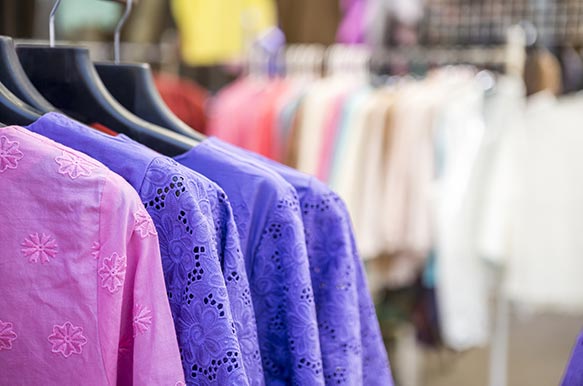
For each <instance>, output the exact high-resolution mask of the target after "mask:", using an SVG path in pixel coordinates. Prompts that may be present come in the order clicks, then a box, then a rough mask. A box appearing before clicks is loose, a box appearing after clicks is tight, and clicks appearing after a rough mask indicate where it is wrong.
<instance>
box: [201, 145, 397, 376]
mask: <svg viewBox="0 0 583 386" xmlns="http://www.w3.org/2000/svg"><path fill="white" fill-rule="evenodd" d="M211 140H213V141H214V144H215V145H216V146H219V147H221V148H223V149H225V151H228V152H229V153H236V154H237V155H238V156H240V157H242V158H244V159H246V160H249V162H254V163H255V164H257V165H258V166H261V167H264V168H268V169H271V170H273V171H275V172H277V173H278V174H280V175H281V176H282V177H283V178H284V179H285V180H286V181H287V182H289V183H290V184H291V185H292V186H293V187H294V189H296V191H297V192H298V197H299V201H300V206H301V208H302V219H303V222H304V229H305V234H306V243H307V251H308V257H309V259H310V273H311V276H312V284H313V288H314V300H315V302H316V312H317V315H318V327H319V333H320V346H321V349H322V360H323V365H324V378H325V380H326V383H327V384H338V383H343V384H347V385H385V386H388V385H391V384H392V377H391V372H390V368H389V361H388V358H387V352H386V349H385V346H384V342H383V339H382V336H381V333H380V327H379V323H378V319H377V316H376V312H375V308H374V304H373V302H372V299H371V296H370V292H369V290H368V285H367V283H366V277H365V274H364V269H363V266H362V262H361V260H360V256H359V254H358V251H357V249H356V244H355V242H354V237H353V233H354V232H353V231H352V226H351V224H350V216H349V215H348V212H347V210H346V207H345V206H344V202H343V201H342V200H341V199H340V198H339V197H338V196H337V195H336V194H335V193H334V192H332V191H331V190H330V189H329V188H328V187H327V186H326V185H324V184H323V183H321V182H320V181H318V180H317V179H315V178H314V177H311V176H309V175H307V174H303V173H300V172H298V171H296V170H294V169H292V168H290V167H287V166H284V165H282V164H279V163H277V162H273V161H271V160H269V159H267V158H264V157H261V156H260V155H258V154H254V153H251V152H248V151H245V150H243V149H240V148H237V147H235V146H232V145H230V144H227V143H225V142H222V141H220V140H217V139H211Z"/></svg>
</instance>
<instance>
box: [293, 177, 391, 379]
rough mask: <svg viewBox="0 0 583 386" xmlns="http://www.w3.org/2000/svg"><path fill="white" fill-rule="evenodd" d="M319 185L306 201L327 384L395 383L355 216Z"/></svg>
mask: <svg viewBox="0 0 583 386" xmlns="http://www.w3.org/2000/svg"><path fill="white" fill-rule="evenodd" d="M316 185H320V183H318V182H316V181H314V182H313V183H312V189H314V190H312V191H311V192H310V193H308V194H306V195H305V197H304V198H302V199H301V203H302V214H303V217H304V225H305V227H306V240H307V242H308V253H309V255H310V268H311V273H312V281H313V283H314V289H315V291H316V304H317V307H316V308H317V311H318V325H319V327H320V343H321V345H322V357H323V359H324V372H325V379H326V383H327V384H336V385H339V384H344V385H367V386H368V385H379V386H381V385H392V384H393V380H392V375H391V372H390V367H389V361H388V357H387V352H386V349H385V346H384V342H383V339H382V335H381V332H380V327H379V323H378V319H377V316H376V312H375V308H374V305H373V302H372V299H371V297H370V292H369V291H368V285H367V282H366V277H365V273H364V268H363V266H362V261H361V259H360V256H359V255H358V252H357V250H356V245H355V242H354V238H353V232H352V229H351V224H350V217H349V215H348V212H347V211H346V209H345V206H344V203H343V202H342V200H341V199H340V198H339V197H338V196H337V195H336V194H335V193H333V192H330V191H329V190H328V189H327V188H325V187H323V186H321V185H320V188H316ZM327 190H328V191H327ZM318 191H319V192H318Z"/></svg>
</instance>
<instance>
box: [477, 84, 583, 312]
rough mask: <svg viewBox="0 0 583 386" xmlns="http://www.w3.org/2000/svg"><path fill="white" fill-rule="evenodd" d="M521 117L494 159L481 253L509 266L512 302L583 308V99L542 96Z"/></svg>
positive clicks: (507, 281)
mask: <svg viewBox="0 0 583 386" xmlns="http://www.w3.org/2000/svg"><path fill="white" fill-rule="evenodd" d="M520 113H521V116H520V117H519V118H520V119H519V120H517V123H516V124H514V125H513V127H512V128H511V130H508V132H507V133H506V135H505V136H504V138H503V142H502V144H501V148H500V151H499V154H497V156H496V159H495V161H494V162H495V170H494V172H493V175H492V178H493V179H494V180H493V183H491V184H490V186H491V191H490V192H488V197H489V198H488V201H487V203H486V205H485V207H484V208H485V209H484V210H485V212H486V214H487V215H486V216H484V220H485V221H484V223H483V225H482V228H483V231H482V235H481V238H480V244H479V246H480V250H481V252H482V254H483V255H484V256H485V257H486V258H487V259H488V261H490V262H491V263H493V264H495V265H496V266H500V267H502V268H504V270H505V282H504V290H505V291H506V293H507V295H508V297H509V298H510V300H512V301H514V302H516V303H518V304H521V305H523V306H525V307H528V308H531V309H534V310H551V311H559V312H567V313H571V312H577V311H581V310H583V298H582V297H581V293H582V292H583V283H582V282H581V280H580V275H579V272H581V270H583V264H582V261H581V259H580V256H581V254H582V253H583V243H582V242H581V237H580V235H579V232H578V230H579V229H581V228H582V227H583V224H582V223H581V221H582V218H583V217H582V216H581V215H580V214H581V213H583V200H582V199H581V194H580V190H581V187H580V186H579V182H580V181H582V180H583V168H582V166H581V165H583V160H582V159H581V158H582V157H581V155H582V153H581V151H580V149H581V146H583V133H582V132H581V130H580V127H579V124H578V122H580V121H581V119H582V117H583V99H582V98H581V96H580V95H576V96H573V97H564V98H556V97H555V96H554V95H552V94H551V93H550V92H541V93H538V94H535V95H533V96H531V97H530V98H529V100H528V104H527V106H526V108H525V109H524V110H523V111H522V112H520ZM549 224H552V226H550V227H549ZM549 256H552V261H551V260H549Z"/></svg>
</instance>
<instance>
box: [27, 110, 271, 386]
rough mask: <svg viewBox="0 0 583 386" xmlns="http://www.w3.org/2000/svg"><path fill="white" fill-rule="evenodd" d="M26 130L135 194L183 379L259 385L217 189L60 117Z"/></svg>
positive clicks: (241, 278)
mask: <svg viewBox="0 0 583 386" xmlns="http://www.w3.org/2000/svg"><path fill="white" fill-rule="evenodd" d="M29 129H30V130H32V131H34V132H37V133H39V134H41V135H44V136H46V137H49V138H51V139H53V140H55V141H57V142H60V143H62V144H64V145H66V146H69V147H71V148H74V149H76V150H79V151H81V152H83V153H85V154H87V155H89V156H91V157H93V158H94V159H97V160H99V161H101V162H102V163H104V164H105V165H106V166H108V167H109V168H110V169H111V170H113V171H114V172H115V173H117V174H119V175H121V176H122V177H123V178H124V179H126V180H127V181H128V182H129V183H130V185H132V186H133V187H134V188H135V189H136V190H137V191H138V193H139V195H140V198H141V200H142V202H143V204H144V206H145V207H146V210H147V212H148V213H149V214H150V216H151V217H152V220H153V221H154V224H155V227H156V231H157V233H158V235H159V240H160V249H161V255H162V266H163V270H164V276H165V280H166V289H167V295H168V299H169V302H170V308H171V310H172V316H173V319H174V324H175V328H176V333H177V336H178V343H179V347H180V354H181V358H182V365H183V369H184V373H185V378H186V382H187V384H189V385H211V384H213V385H217V384H237V385H247V384H258V385H260V384H262V383H263V382H264V378H263V374H262V366H261V356H260V353H259V345H258V339H257V332H256V323H255V317H254V310H253V307H252V304H251V300H250V289H249V283H248V280H247V274H246V271H245V266H244V261H243V257H242V254H241V247H240V245H239V242H238V233H237V229H236V226H235V224H234V220H233V216H232V211H231V208H230V206H229V201H228V198H227V196H226V195H225V193H224V192H223V191H222V190H221V189H220V188H219V187H218V186H217V185H216V184H214V183H212V182H211V181H209V180H208V179H206V178H205V177H203V176H201V175H199V174H198V173H195V172H193V171H192V170H190V169H188V168H184V167H182V166H180V165H179V164H177V163H176V162H175V161H173V160H172V159H170V158H167V157H164V156H161V155H159V154H158V153H155V152H153V151H151V150H149V149H147V148H145V147H143V146H142V145H139V144H137V143H135V142H133V141H131V140H130V139H128V138H123V137H110V136H107V135H105V134H102V133H99V132H97V131H95V130H92V129H90V128H88V127H85V126H83V125H81V124H79V123H77V122H75V121H72V120H70V119H68V118H67V117H65V116H63V115H60V114H56V113H49V114H47V115H45V116H43V117H42V118H40V119H39V120H37V121H36V122H35V123H33V124H32V125H30V126H29ZM230 299H233V300H230Z"/></svg>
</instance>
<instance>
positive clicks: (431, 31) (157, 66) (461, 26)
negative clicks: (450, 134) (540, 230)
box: [0, 0, 583, 386]
mask: <svg viewBox="0 0 583 386" xmlns="http://www.w3.org/2000/svg"><path fill="white" fill-rule="evenodd" d="M213 1H217V2H218V0H213ZM229 1H233V3H234V2H235V0H222V1H221V2H220V3H224V4H223V5H222V6H223V7H227V5H225V4H228V3H229ZM369 1H370V2H371V3H372V2H374V1H375V0H369ZM365 2H366V1H363V2H362V3H365ZM377 2H378V3H384V5H383V6H382V7H381V8H380V9H383V12H384V13H383V14H382V17H380V18H382V22H381V23H379V24H378V28H377V30H376V31H373V32H371V36H372V37H370V36H367V37H364V38H362V40H363V41H362V42H360V41H359V42H356V43H358V44H363V45H364V46H365V47H367V49H370V50H372V52H373V57H374V55H375V54H377V55H379V56H380V57H381V58H382V57H383V55H388V54H390V53H393V52H394V53H399V52H402V51H404V50H405V51H406V50H409V49H415V50H417V51H418V52H420V53H421V54H423V53H424V52H429V50H430V49H434V48H436V47H444V46H448V47H457V46H470V45H477V46H486V47H496V46H501V45H503V44H504V39H505V36H506V35H505V33H506V30H507V28H509V27H512V26H513V25H520V26H522V28H523V30H524V31H525V36H526V37H527V43H528V39H531V38H532V34H533V31H535V33H536V40H537V45H540V46H542V47H546V48H547V49H548V50H549V51H550V52H552V53H554V54H556V55H557V56H559V57H560V55H561V53H562V52H564V50H567V49H569V50H575V52H580V51H577V50H579V49H580V48H581V45H582V44H583V2H581V1H578V0H572V1H567V0H562V1H549V0H540V1H528V0H518V1H517V0H513V1H508V0H484V1H469V0H466V1H463V0H457V1H455V0H426V1H424V2H423V3H422V2H421V1H420V0H384V1H381V0H378V1H377ZM349 3H351V2H350V1H338V0H278V1H275V2H273V3H272V5H273V10H274V12H275V13H276V19H275V20H276V23H277V24H276V25H273V27H279V30H277V32H274V31H272V30H265V29H261V30H259V29H254V28H252V27H251V28H247V30H246V31H247V32H246V33H245V34H244V39H243V41H242V43H241V49H240V50H239V54H240V55H238V56H237V55H234V56H232V57H230V58H229V59H226V58H223V59H213V58H211V59H209V60H206V61H204V60H201V61H199V62H198V63H196V60H194V61H193V60H188V59H187V58H185V55H184V53H183V52H181V33H180V31H179V30H178V28H177V23H176V15H175V14H173V12H172V9H171V4H170V1H167V0H140V1H139V2H138V3H137V4H135V6H134V9H133V11H132V13H131V15H130V18H129V20H128V22H127V24H126V25H125V27H124V29H123V32H122V52H121V57H122V61H135V62H147V63H150V65H151V67H152V68H153V70H155V71H156V72H159V73H164V74H171V75H173V76H179V77H181V78H183V79H189V80H191V81H193V82H196V84H197V85H199V86H200V87H201V88H203V89H204V90H206V92H208V95H209V98H210V97H212V95H213V94H214V93H216V92H217V91H219V90H220V89H221V88H222V87H224V86H226V85H228V84H230V83H231V82H233V81H234V80H236V79H237V78H238V77H239V76H243V75H242V74H244V72H245V71H246V70H247V69H248V66H247V65H246V64H247V62H248V59H249V57H250V54H249V52H251V47H255V44H256V42H257V41H260V40H261V39H262V38H263V39H264V38H265V37H266V36H269V34H274V33H275V34H276V35H275V36H276V37H279V36H280V35H278V34H279V32H283V35H284V36H285V42H286V44H287V45H293V44H318V45H321V46H318V47H324V46H329V45H331V44H334V43H336V42H337V36H338V35H337V34H338V29H339V26H340V25H341V21H342V19H343V17H344V16H345V14H346V12H347V9H348V7H349V5H348V4H349ZM353 3H358V1H354V2H353ZM52 6H53V1H51V0H0V35H7V36H11V37H13V38H14V39H15V41H16V43H19V42H30V41H40V42H46V40H47V39H48V31H49V27H48V24H49V18H48V15H49V13H50V9H51V7H52ZM219 8H220V7H217V9H219ZM123 9H124V8H123V5H120V4H117V3H114V2H108V1H100V0H63V1H62V4H61V6H60V8H59V12H58V13H57V16H56V36H57V41H58V42H60V43H62V42H72V43H74V44H83V45H86V46H88V47H89V48H90V51H91V56H92V58H93V59H94V60H111V59H112V52H113V31H114V28H115V26H116V24H117V22H118V21H119V19H120V17H121V15H122V13H123ZM545 15H546V16H545ZM549 15H552V17H551V16H549ZM227 16H229V15H227ZM248 16H249V15H248ZM221 17H222V16H221V14H220V13H217V14H216V19H215V20H212V21H210V22H211V23H216V24H218V25H221V23H229V21H228V20H227V21H225V20H220V18H221ZM225 17H226V16H225ZM229 17H230V16H229ZM249 19H251V20H253V15H251V16H249ZM242 24H243V23H242ZM356 40H359V39H356ZM527 52H529V50H528V49H527ZM579 60H581V59H579ZM397 61H398V56H397ZM581 68H582V71H583V67H581ZM405 72H406V71H405ZM577 83H578V84H577ZM564 85H565V86H564V87H563V88H562V89H561V93H573V92H577V91H579V90H581V88H582V87H581V86H583V73H582V74H580V79H579V82H570V83H568V84H567V83H564ZM582 116H583V111H582ZM235 119H236V118H235ZM581 122H583V120H582V121H581ZM582 231H583V230H582ZM542 285H544V283H542ZM420 291H422V289H420V288H419V286H418V283H411V284H410V285H407V286H403V287H401V288H391V289H390V290H387V291H385V292H383V294H382V296H384V297H386V298H388V299H390V302H389V303H390V304H393V305H394V307H393V308H392V309H386V308H383V309H382V310H381V311H379V317H380V318H381V324H382V327H383V332H384V336H385V338H386V343H387V349H388V352H389V357H390V360H391V365H392V370H393V373H394V375H395V381H396V382H397V384H398V385H400V386H446V385H447V386H449V385H464V386H485V385H490V386H497V385H500V384H501V383H498V381H497V379H499V378H497V377H499V376H500V372H502V373H505V374H506V375H507V384H508V385H511V386H537V385H541V386H542V385H556V384H559V383H560V380H561V377H562V374H563V371H564V369H565V366H566V363H567V361H568V359H569V356H570V353H571V350H572V347H573V345H574V343H575V342H576V338H577V336H578V334H579V332H580V330H581V328H582V327H583V315H582V314H580V313H578V312H572V313H553V312H544V313H541V312H531V311H530V310H528V309H522V308H520V307H514V306H512V305H511V306H510V308H509V314H510V316H509V323H508V326H507V329H505V326H504V323H502V325H498V328H499V330H498V331H497V332H496V333H495V334H492V337H491V340H490V342H489V344H488V345H486V346H484V347H481V348H473V349H470V350H464V351H462V352H458V351H455V350H451V349H449V348H447V347H443V345H440V344H439V339H438V338H437V339H436V341H433V342H432V343H431V344H427V343H422V342H420V341H419V340H418V339H417V335H418V333H417V330H416V324H417V323H418V320H416V319H417V316H418V307H419V303H420V299H421V298H422V297H421V296H420ZM493 293H495V291H493ZM582 296H583V294H582ZM377 298H378V296H377ZM496 307H497V302H496V297H495V296H493V297H492V308H493V309H495V308H496ZM491 324H492V326H497V322H496V320H492V321H491ZM500 329H501V330H500ZM506 337H507V343H508V346H507V347H506V349H505V347H504V342H505V339H506ZM496 339H498V341H495V340H496ZM493 347H494V349H492V348H493Z"/></svg>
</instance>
